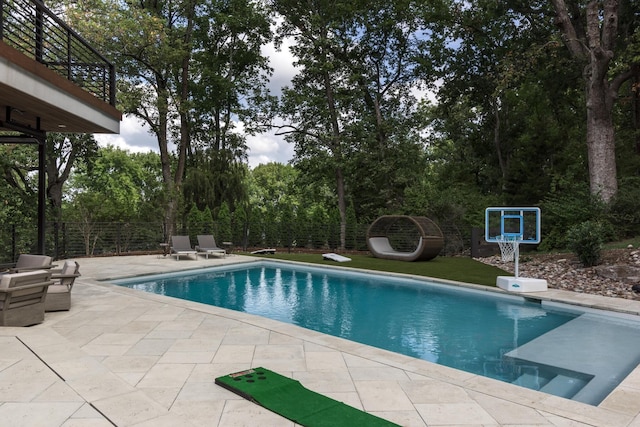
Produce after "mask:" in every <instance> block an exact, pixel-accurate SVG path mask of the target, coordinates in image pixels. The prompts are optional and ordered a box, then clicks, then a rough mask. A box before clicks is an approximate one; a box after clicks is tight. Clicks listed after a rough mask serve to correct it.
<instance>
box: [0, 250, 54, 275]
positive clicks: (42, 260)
mask: <svg viewBox="0 0 640 427" xmlns="http://www.w3.org/2000/svg"><path fill="white" fill-rule="evenodd" d="M52 267H54V265H53V264H51V257H50V256H46V255H31V254H20V255H19V256H18V261H17V262H16V263H15V264H13V265H12V266H11V267H9V268H8V271H6V272H5V273H22V272H25V271H33V270H45V269H49V268H52Z"/></svg>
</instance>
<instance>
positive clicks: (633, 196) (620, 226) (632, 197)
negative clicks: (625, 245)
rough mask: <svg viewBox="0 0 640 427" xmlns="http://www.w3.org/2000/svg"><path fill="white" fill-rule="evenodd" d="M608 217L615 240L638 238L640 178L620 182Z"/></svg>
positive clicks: (639, 228)
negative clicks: (613, 230) (614, 231)
mask: <svg viewBox="0 0 640 427" xmlns="http://www.w3.org/2000/svg"><path fill="white" fill-rule="evenodd" d="M609 217H610V218H611V222H612V224H613V226H614V228H615V230H616V233H617V235H616V237H617V238H619V239H620V238H622V239H624V238H629V237H635V236H640V177H634V176H630V177H624V178H623V179H621V180H620V186H619V188H618V194H617V195H616V197H615V199H614V200H613V202H612V205H611V209H610V214H609Z"/></svg>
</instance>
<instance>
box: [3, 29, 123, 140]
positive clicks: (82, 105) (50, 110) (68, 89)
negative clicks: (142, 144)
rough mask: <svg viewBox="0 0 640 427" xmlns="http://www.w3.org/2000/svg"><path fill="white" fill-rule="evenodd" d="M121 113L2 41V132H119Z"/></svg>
mask: <svg viewBox="0 0 640 427" xmlns="http://www.w3.org/2000/svg"><path fill="white" fill-rule="evenodd" d="M121 120H122V113H121V112H120V111H118V110H117V109H116V108H115V107H114V106H112V105H111V104H109V103H108V102H105V101H103V100H101V99H99V98H97V97H96V96H94V95H92V94H91V93H89V92H86V91H85V90H83V89H82V88H81V87H79V86H77V85H75V84H74V83H72V82H70V81H68V80H67V79H65V78H64V77H62V76H60V75H58V74H56V73H55V72H53V71H52V70H50V69H48V68H47V67H46V66H44V65H43V64H40V63H39V62H37V61H35V60H33V59H31V58H29V57H27V56H26V55H24V54H22V53H21V52H19V51H17V50H16V49H14V48H12V47H10V46H8V45H6V44H5V43H4V42H2V41H0V130H17V131H19V132H23V133H30V130H33V132H35V133H39V132H62V133H111V134H117V133H120V121H121Z"/></svg>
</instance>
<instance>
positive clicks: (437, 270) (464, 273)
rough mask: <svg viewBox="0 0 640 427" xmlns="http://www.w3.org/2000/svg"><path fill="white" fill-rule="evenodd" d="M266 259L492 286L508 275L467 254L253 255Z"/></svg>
mask: <svg viewBox="0 0 640 427" xmlns="http://www.w3.org/2000/svg"><path fill="white" fill-rule="evenodd" d="M253 256H256V257H260V258H265V259H282V260H288V261H299V262H308V263H313V264H322V265H332V266H343V267H351V268H362V269H366V270H377V271H388V272H392V273H405V274H415V275H417V276H427V277H435V278H439V279H447V280H455V281H458V282H466V283H475V284H478V285H486V286H495V285H496V277H497V276H505V275H506V276H511V275H512V274H510V273H507V272H505V271H504V270H501V269H499V268H496V267H492V266H490V265H486V264H483V263H481V262H478V261H474V260H473V259H471V258H467V257H436V258H435V259H432V260H431V261H417V262H405V261H394V260H388V259H379V258H374V257H373V256H371V255H351V254H348V255H347V256H348V257H349V258H351V261H348V262H343V263H342V262H335V261H326V260H324V259H323V258H322V254H304V253H286V252H278V253H276V254H275V255H253Z"/></svg>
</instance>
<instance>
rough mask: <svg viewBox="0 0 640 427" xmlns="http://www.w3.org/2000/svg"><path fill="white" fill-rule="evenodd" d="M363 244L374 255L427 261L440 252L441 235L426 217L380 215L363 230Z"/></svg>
mask: <svg viewBox="0 0 640 427" xmlns="http://www.w3.org/2000/svg"><path fill="white" fill-rule="evenodd" d="M367 246H368V247H369V251H371V253H372V254H373V256H375V257H376V258H384V259H394V260H399V261H428V260H430V259H433V258H435V257H436V256H438V254H439V253H440V251H442V247H443V246H444V237H443V235H442V231H441V230H440V227H438V225H437V224H436V223H435V222H433V221H431V220H430V219H429V218H427V217H424V216H408V215H383V216H381V217H379V218H378V219H376V220H375V221H374V222H373V224H371V226H370V227H369V230H367Z"/></svg>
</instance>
